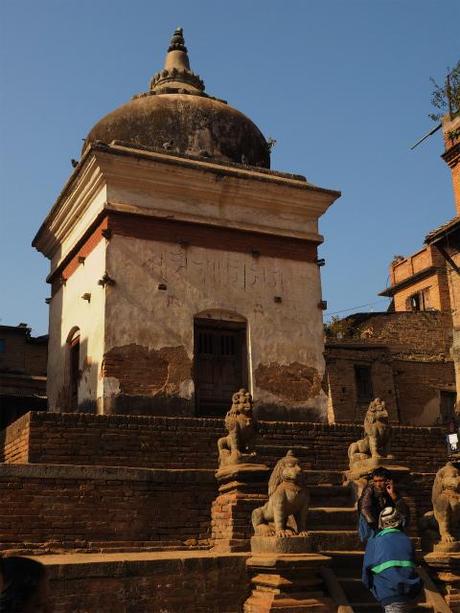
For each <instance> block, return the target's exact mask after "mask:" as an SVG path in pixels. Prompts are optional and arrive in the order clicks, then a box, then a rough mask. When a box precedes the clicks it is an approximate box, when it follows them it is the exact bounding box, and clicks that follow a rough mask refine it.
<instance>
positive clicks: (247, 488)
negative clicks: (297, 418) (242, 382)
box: [211, 389, 268, 553]
mask: <svg viewBox="0 0 460 613" xmlns="http://www.w3.org/2000/svg"><path fill="white" fill-rule="evenodd" d="M225 427H226V429H227V432H228V434H227V435H226V436H223V437H222V438H220V439H219V440H218V443H217V449H218V452H219V468H218V470H217V471H216V479H217V482H218V485H219V495H218V496H217V498H216V499H215V500H214V502H213V503H212V507H211V526H212V541H213V551H216V552H217V551H218V552H220V553H224V552H232V551H248V550H249V542H250V538H251V528H250V526H249V525H248V521H247V520H248V517H249V516H250V514H251V512H252V510H253V509H254V508H255V507H257V506H259V505H260V504H263V503H264V502H265V501H266V500H267V495H266V493H265V487H266V486H265V484H266V482H267V474H268V467H267V466H265V464H258V463H257V456H256V451H255V442H256V434H257V424H256V421H255V419H254V416H253V413H252V396H251V394H250V393H249V392H248V391H247V390H245V389H240V390H239V391H238V392H236V393H235V394H233V397H232V406H231V408H230V410H229V411H228V413H227V415H226V416H225Z"/></svg>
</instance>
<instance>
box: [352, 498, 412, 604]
mask: <svg viewBox="0 0 460 613" xmlns="http://www.w3.org/2000/svg"><path fill="white" fill-rule="evenodd" d="M403 521H404V518H403V516H402V515H401V514H400V513H399V511H398V509H395V508H394V507H385V508H384V509H383V511H382V512H381V513H380V516H379V532H377V534H376V535H375V536H373V537H371V538H370V539H369V540H368V541H367V545H366V552H365V554H364V563H363V576H362V581H363V583H364V585H365V586H366V587H367V588H369V589H370V590H371V591H372V593H373V594H374V596H375V598H376V600H378V601H379V603H380V604H381V605H382V607H383V610H384V611H385V613H406V612H408V611H410V610H411V608H412V606H413V604H412V605H411V601H412V600H413V599H414V598H416V597H417V596H418V594H419V593H420V590H421V589H422V581H421V579H420V577H419V576H418V574H417V571H416V570H415V566H416V565H415V553H414V547H413V545H412V543H411V540H410V538H409V537H408V536H407V535H406V534H404V532H403V531H402V523H403Z"/></svg>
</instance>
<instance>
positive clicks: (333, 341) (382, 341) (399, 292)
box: [325, 114, 460, 425]
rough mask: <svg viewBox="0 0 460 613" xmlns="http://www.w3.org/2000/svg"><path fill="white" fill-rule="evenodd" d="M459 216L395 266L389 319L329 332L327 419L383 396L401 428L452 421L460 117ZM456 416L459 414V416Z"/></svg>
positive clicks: (447, 127) (456, 120)
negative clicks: (403, 425) (409, 425)
mask: <svg viewBox="0 0 460 613" xmlns="http://www.w3.org/2000/svg"><path fill="white" fill-rule="evenodd" d="M442 128H443V135H444V145H445V151H444V153H443V155H442V157H443V159H444V160H445V161H446V162H447V164H448V165H449V167H450V168H451V171H452V181H453V187H454V198H455V206H456V212H457V215H456V217H454V218H453V219H452V220H451V221H449V222H448V223H446V224H444V225H442V226H441V227H439V228H437V229H436V230H433V231H432V232H430V234H428V236H427V237H426V239H425V246H424V247H423V248H422V249H420V250H419V251H417V252H416V253H414V254H412V255H410V256H407V257H402V256H397V257H396V258H395V259H394V260H393V262H392V263H391V264H390V285H389V287H388V288H386V289H385V290H384V291H383V292H381V293H380V295H381V296H386V297H388V298H391V299H392V302H391V306H390V309H389V312H388V313H372V314H356V315H351V316H349V317H347V318H345V319H344V320H342V321H341V322H335V323H334V324H333V325H332V326H329V328H328V333H329V338H328V343H327V345H326V353H325V355H326V363H327V370H328V377H329V409H328V414H329V420H330V421H345V422H347V421H355V420H358V421H360V420H361V419H362V416H363V412H364V409H365V406H366V403H367V402H368V401H369V399H371V398H372V397H373V396H381V397H383V398H384V399H385V400H386V402H387V405H388V406H389V409H390V415H391V417H392V419H394V420H396V421H399V422H400V423H403V424H411V425H433V424H442V423H447V422H449V421H450V420H451V419H452V417H453V416H454V413H455V402H456V390H457V389H458V387H459V385H460V383H459V382H460V366H459V364H460V276H459V273H460V268H459V267H460V164H459V160H460V116H459V115H458V114H457V115H456V116H455V115H454V116H452V117H451V116H449V115H446V116H445V117H444V118H443V122H442ZM457 410H458V409H457Z"/></svg>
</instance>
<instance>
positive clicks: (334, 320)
mask: <svg viewBox="0 0 460 613" xmlns="http://www.w3.org/2000/svg"><path fill="white" fill-rule="evenodd" d="M354 332H355V330H354V329H353V324H352V321H351V320H349V319H340V317H338V316H337V315H333V316H332V317H331V321H330V322H329V323H327V324H324V333H325V334H326V338H334V339H337V340H340V339H342V338H351V337H352V336H353V334H354Z"/></svg>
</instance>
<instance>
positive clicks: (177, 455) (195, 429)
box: [6, 413, 446, 472]
mask: <svg viewBox="0 0 460 613" xmlns="http://www.w3.org/2000/svg"><path fill="white" fill-rule="evenodd" d="M22 419H24V420H26V419H30V434H29V443H28V444H29V449H28V452H29V456H28V457H29V460H28V461H29V462H34V463H55V464H89V465H94V464H99V465H109V466H110V465H111V466H114V465H121V466H145V467H152V468H166V467H167V468H184V469H185V468H186V469H192V468H208V469H215V468H216V467H217V451H216V448H217V447H216V444H217V439H218V438H219V436H222V434H224V426H223V420H220V419H200V418H173V417H169V418H168V417H144V416H129V417H127V416H120V415H114V416H96V415H85V414H70V413H67V414H65V413H63V414H59V413H31V414H30V415H29V416H26V417H24V418H22ZM14 427H15V425H13V426H10V427H9V428H8V429H7V431H6V436H7V437H9V439H13V438H14V432H15V430H12V428H14ZM362 435H363V429H362V426H360V425H356V424H331V425H328V424H320V423H304V422H301V423H298V422H259V438H258V443H257V446H258V457H259V459H260V461H262V462H266V463H267V464H268V465H269V466H273V465H274V463H275V462H276V461H277V460H278V459H279V458H280V457H281V456H282V455H284V454H285V453H286V450H287V449H291V448H292V449H293V450H294V451H295V452H296V454H297V455H298V457H299V458H300V459H301V460H302V461H303V462H304V463H309V464H311V467H312V468H317V469H332V470H344V469H346V468H348V466H347V462H348V458H347V449H348V446H349V444H350V443H351V442H353V441H355V440H357V439H358V438H361V437H362ZM17 436H19V431H18V435H17ZM11 444H13V443H11ZM392 453H393V454H394V455H395V457H396V459H397V461H399V462H400V463H401V464H405V465H408V466H409V467H411V468H412V470H416V471H420V472H431V471H435V470H437V468H438V467H439V466H441V465H442V464H443V463H444V460H445V453H446V452H445V443H444V432H443V430H442V429H441V428H416V427H394V435H393V443H392ZM10 457H11V456H10ZM24 457H25V456H24ZM9 461H12V460H11V459H10V460H9Z"/></svg>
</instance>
